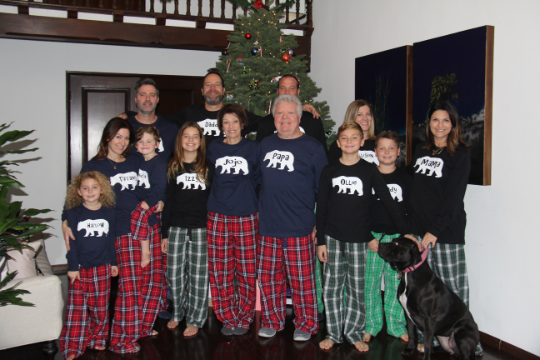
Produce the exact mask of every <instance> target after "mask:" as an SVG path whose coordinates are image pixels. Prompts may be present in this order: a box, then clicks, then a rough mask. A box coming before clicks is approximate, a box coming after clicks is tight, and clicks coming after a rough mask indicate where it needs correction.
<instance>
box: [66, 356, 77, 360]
mask: <svg viewBox="0 0 540 360" xmlns="http://www.w3.org/2000/svg"><path fill="white" fill-rule="evenodd" d="M73 359H75V355H71V356H70V357H68V358H66V360H73Z"/></svg>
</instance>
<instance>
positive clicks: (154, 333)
mask: <svg viewBox="0 0 540 360" xmlns="http://www.w3.org/2000/svg"><path fill="white" fill-rule="evenodd" d="M158 334H159V333H158V332H157V331H156V330H152V335H150V336H158Z"/></svg>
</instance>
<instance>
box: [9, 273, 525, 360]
mask: <svg viewBox="0 0 540 360" xmlns="http://www.w3.org/2000/svg"><path fill="white" fill-rule="evenodd" d="M60 278H61V279H62V282H63V288H64V289H63V290H64V298H66V297H67V276H66V275H63V276H60ZM115 285H116V284H113V287H112V291H111V308H112V304H114V297H115V288H116V286H115ZM293 318H294V314H293V311H292V308H291V307H290V306H288V307H287V318H286V325H285V329H284V330H283V331H281V332H278V333H277V335H276V336H275V337H274V338H272V339H264V338H259V337H258V336H257V332H258V331H259V328H260V313H259V312H257V313H256V316H255V322H254V323H253V324H251V328H250V330H249V331H248V333H247V334H246V335H244V336H234V337H227V336H224V335H222V334H221V331H220V330H221V323H220V322H219V320H217V318H216V316H215V315H214V312H213V311H212V309H211V308H210V309H209V315H208V320H207V322H206V324H205V325H204V327H203V328H202V329H201V330H200V331H199V333H198V334H197V335H196V336H195V337H193V338H184V336H183V335H182V333H183V331H184V329H185V328H186V324H185V321H182V322H180V324H179V326H178V327H177V328H176V329H175V330H174V331H171V330H169V329H167V321H166V320H162V319H157V320H156V323H155V325H154V328H155V329H156V330H157V331H159V335H158V336H156V337H153V338H145V339H141V340H139V343H140V345H141V351H140V352H139V353H137V354H132V355H124V356H122V355H118V354H115V353H113V352H111V351H108V350H105V351H97V350H87V351H86V352H85V353H84V354H83V355H82V356H81V357H79V358H78V359H81V360H98V359H99V360H120V359H130V360H132V359H133V360H157V359H167V360H169V359H170V360H175V359H185V360H204V359H213V360H248V359H249V360H253V359H257V360H258V359H261V360H304V359H305V360H314V359H318V360H324V359H328V360H330V359H332V360H337V359H340V360H341V359H365V360H402V359H404V360H420V359H423V355H422V354H419V353H418V352H417V353H416V354H415V355H413V356H411V357H405V356H402V355H401V352H402V351H403V349H404V348H405V346H406V344H405V343H403V342H401V341H400V340H398V339H396V338H394V337H392V336H389V335H386V333H385V331H386V329H385V328H383V330H382V331H381V333H379V335H377V337H375V339H373V341H372V342H371V343H370V345H369V346H370V348H369V351H368V352H367V353H365V354H361V353H359V352H358V351H357V350H356V349H355V348H354V346H352V345H350V344H348V343H343V344H340V345H334V347H333V348H332V349H330V350H329V351H323V350H320V349H319V342H321V341H322V340H324V338H325V335H326V328H325V322H324V321H323V322H321V323H320V329H319V332H318V333H317V334H316V335H314V336H312V338H311V340H309V341H306V342H295V341H293V332H294V325H293V323H292V320H293ZM0 326H6V324H0ZM57 345H59V344H58V341H57ZM431 358H432V359H433V360H450V359H457V358H456V357H452V356H450V355H449V354H447V353H435V354H432V356H431ZM40 359H50V360H53V359H54V360H61V359H63V357H62V355H61V354H60V352H59V351H58V352H57V353H56V354H55V355H52V356H51V355H46V354H44V353H43V351H42V344H32V345H26V346H20V347H17V348H12V349H7V350H2V351H0V360H40ZM477 359H482V360H518V359H517V358H514V357H512V356H509V355H507V354H504V353H500V352H499V351H498V350H497V349H493V348H489V347H484V356H483V357H481V358H480V357H477Z"/></svg>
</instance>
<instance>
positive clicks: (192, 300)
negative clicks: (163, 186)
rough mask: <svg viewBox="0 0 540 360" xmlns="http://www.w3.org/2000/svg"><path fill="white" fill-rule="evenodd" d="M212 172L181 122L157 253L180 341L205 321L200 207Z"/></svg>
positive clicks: (193, 126) (192, 129) (197, 134)
mask: <svg viewBox="0 0 540 360" xmlns="http://www.w3.org/2000/svg"><path fill="white" fill-rule="evenodd" d="M213 175H214V168H213V166H212V165H211V164H209V163H208V162H207V161H206V146H205V139H204V136H203V131H202V129H201V127H200V126H199V125H197V123H196V122H187V123H185V124H184V125H182V127H181V128H180V131H179V132H178V135H177V137H176V145H175V151H174V154H173V156H172V158H171V160H170V162H169V165H168V171H167V178H168V183H167V190H166V195H165V199H166V200H165V208H164V210H163V224H162V228H161V232H162V237H163V240H162V241H161V251H163V253H165V254H167V282H168V285H169V289H170V292H171V297H172V302H173V306H174V314H173V317H172V319H171V320H170V321H169V322H168V324H167V327H168V328H169V329H171V330H172V329H175V328H176V327H177V326H178V322H179V321H181V320H182V319H183V318H184V316H185V318H186V325H187V327H186V329H185V330H184V336H194V335H195V334H197V333H198V331H199V329H200V328H201V327H202V326H203V325H204V322H205V321H206V318H207V315H208V245H207V239H206V218H207V209H206V203H207V201H208V195H209V194H210V184H211V182H212V178H213Z"/></svg>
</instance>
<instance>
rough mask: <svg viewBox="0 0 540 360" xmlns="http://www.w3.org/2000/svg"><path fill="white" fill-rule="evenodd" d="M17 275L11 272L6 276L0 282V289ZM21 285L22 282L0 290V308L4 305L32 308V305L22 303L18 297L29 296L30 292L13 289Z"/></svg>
mask: <svg viewBox="0 0 540 360" xmlns="http://www.w3.org/2000/svg"><path fill="white" fill-rule="evenodd" d="M16 274H17V272H16V271H15V272H13V273H10V274H8V275H7V276H6V277H5V278H4V279H3V280H2V281H0V289H2V288H4V287H5V286H6V285H7V284H8V283H9V282H10V281H11V280H12V279H13V278H14V277H15V275H16ZM21 283H22V281H19V282H18V283H16V284H15V285H13V286H12V287H10V288H8V289H5V290H0V306H6V305H18V306H34V304H32V303H29V302H26V301H22V299H20V298H19V297H18V296H20V295H23V294H30V291H28V290H23V289H15V288H16V287H17V286H19V285H20V284H21Z"/></svg>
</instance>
